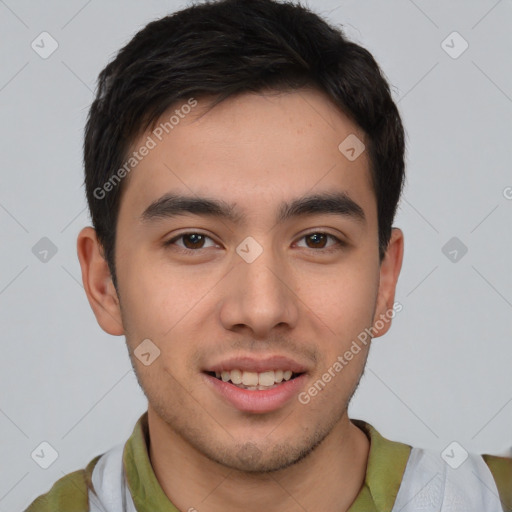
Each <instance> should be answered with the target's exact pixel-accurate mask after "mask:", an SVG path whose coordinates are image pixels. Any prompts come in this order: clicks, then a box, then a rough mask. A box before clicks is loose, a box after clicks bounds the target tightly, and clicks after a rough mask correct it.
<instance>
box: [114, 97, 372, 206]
mask: <svg viewBox="0 0 512 512" xmlns="http://www.w3.org/2000/svg"><path fill="white" fill-rule="evenodd" d="M209 104H210V102H209V101H208V100H206V99H200V98H197V99H193V101H191V100H190V99H189V100H188V101H187V99H185V100H182V101H181V102H178V103H176V104H175V105H173V107H172V108H171V109H169V110H168V111H167V112H166V113H165V114H164V115H163V116H162V117H161V118H160V119H159V120H158V122H157V123H156V124H155V128H152V130H151V131H149V130H148V131H147V132H146V133H145V134H143V135H142V136H141V137H139V139H138V140H137V141H135V143H134V144H133V146H132V151H139V153H141V151H140V150H141V148H143V147H144V146H146V147H149V148H150V149H149V150H148V151H144V153H145V156H143V157H142V158H140V160H138V163H137V165H136V166H135V167H134V168H133V169H132V170H131V171H130V173H129V175H128V180H127V182H126V183H124V184H123V186H124V187H125V191H124V193H123V198H122V201H121V210H123V209H125V210H126V209H129V210H130V211H132V212H133V215H134V216H135V213H137V214H139V215H140V214H141V213H142V212H143V211H144V209H146V208H147V206H148V204H150V203H151V202H153V201H154V200H155V199H157V198H158V197H160V196H162V195H163V194H164V193H166V192H169V191H172V192H178V193H181V194H187V195H200V196H209V197H218V198H231V199H232V201H231V202H235V203H239V206H240V209H241V210H244V209H246V208H249V207H251V205H252V207H254V209H255V210H257V209H258V208H259V209H260V213H261V209H262V208H266V207H265V205H269V203H271V202H272V201H273V200H274V198H275V200H276V201H277V202H279V203H281V202H282V200H283V198H285V199H286V198H287V197H290V198H294V197H299V196H304V195H305V193H307V192H310V193H314V192H329V191H339V192H346V193H349V195H350V197H352V198H353V199H356V198H358V203H359V204H361V203H366V208H365V210H366V209H368V208H369V209H370V210H371V209H375V205H372V204H370V203H371V201H374V199H375V196H374V192H373V188H372V183H371V177H370V172H369V159H368V155H367V152H366V151H363V152H362V153H361V155H360V156H359V157H357V158H356V159H355V160H350V159H349V158H347V156H346V154H345V153H343V152H342V151H341V150H340V144H342V146H341V147H342V149H343V148H344V147H345V146H346V144H343V142H344V141H345V140H347V138H348V140H349V141H351V140H352V138H354V137H357V139H356V140H358V141H360V142H361V144H362V143H363V141H364V140H365V136H364V133H363V132H362V130H361V129H360V128H359V127H358V126H357V125H355V124H354V123H353V122H352V121H351V120H350V119H349V118H348V117H347V116H346V115H345V114H344V113H343V112H342V111H340V109H339V108H338V107H337V106H336V105H334V104H333V103H332V102H331V101H330V100H329V99H328V98H327V97H326V96H325V95H324V94H322V93H321V92H319V91H317V90H314V89H302V90H298V91H293V92H282V93H277V92H275V91H274V92H271V93H270V94H269V93H257V94H254V93H245V94H241V95H238V96H235V97H231V98H228V99H227V100H224V101H223V102H222V103H220V104H218V105H217V106H215V107H214V108H213V109H211V110H207V108H208V106H209ZM354 196H355V197H354ZM248 200H249V202H248ZM369 213H370V214H371V212H369Z"/></svg>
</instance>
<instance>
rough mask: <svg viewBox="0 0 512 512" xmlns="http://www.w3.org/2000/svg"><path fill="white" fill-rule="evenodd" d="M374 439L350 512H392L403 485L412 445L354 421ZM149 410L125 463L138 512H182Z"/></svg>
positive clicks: (138, 426)
mask: <svg viewBox="0 0 512 512" xmlns="http://www.w3.org/2000/svg"><path fill="white" fill-rule="evenodd" d="M350 421H351V422H352V423H353V424H354V425H356V426H357V427H358V428H360V429H361V430H362V431H363V432H364V433H365V434H366V436H367V437H368V439H369V440H370V451H369V455H368V464H367V467H366V477H365V481H364V484H363V487H362V488H361V491H360V492H359V494H358V496H357V498H356V499H355V501H354V503H353V504H352V506H351V507H350V509H349V510H348V512H391V510H392V508H393V504H394V502H395V499H396V496H397V494H398V489H399V487H400V484H401V482H402V477H403V474H404V471H405V466H406V464H407V460H408V458H409V454H410V451H411V446H409V445H406V444H403V443H399V442H396V441H390V440H389V439H386V438H385V437H383V436H382V435H380V434H379V432H378V431H377V430H376V429H375V428H374V427H373V426H372V425H370V424H369V423H367V422H365V421H363V420H357V419H351V420H350ZM149 442H150V439H149V429H148V418H147V411H146V412H145V413H144V414H142V416H140V418H139V419H138V421H137V423H136V424H135V427H134V429H133V433H132V435H131V436H130V438H129V439H128V441H127V442H126V444H125V447H124V452H123V464H124V468H125V472H126V477H127V481H128V487H129V489H130V492H131V494H132V497H133V501H134V503H135V506H136V508H137V511H138V512H153V511H155V510H159V511H160V512H179V510H178V509H177V508H176V507H175V506H174V505H173V504H172V503H171V502H170V500H169V498H167V496H166V495H165V493H164V491H163V489H162V487H161V486H160V484H159V482H158V480H157V478H156V475H155V473H154V471H153V467H152V466H151V461H150V459H149V451H148V447H149Z"/></svg>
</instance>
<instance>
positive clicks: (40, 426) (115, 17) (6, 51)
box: [0, 0, 512, 512]
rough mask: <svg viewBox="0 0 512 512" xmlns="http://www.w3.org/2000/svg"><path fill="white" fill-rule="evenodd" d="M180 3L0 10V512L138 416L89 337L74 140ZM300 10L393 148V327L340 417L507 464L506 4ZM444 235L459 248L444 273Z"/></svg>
mask: <svg viewBox="0 0 512 512" xmlns="http://www.w3.org/2000/svg"><path fill="white" fill-rule="evenodd" d="M185 5H187V3H186V2H172V1H167V2H166V1H156V0H154V1H145V2H142V1H134V0H131V1H121V0H116V1H111V2H99V1H98V0H92V1H89V2H87V1H83V0H73V1H67V2H64V1H63V0H60V1H58V0H53V1H48V2H35V1H26V0H5V1H3V0H0V38H1V45H0V59H1V62H2V65H1V67H0V116H1V121H0V136H1V141H2V152H1V159H2V163H1V171H0V172H1V187H0V235H1V239H2V243H1V248H2V251H1V253H0V322H1V328H2V345H1V347H2V357H0V375H1V383H0V390H1V391H0V392H1V395H0V431H1V438H0V439H1V452H0V461H1V462H0V512H7V511H11V510H21V509H23V508H24V507H26V506H27V505H28V504H29V503H30V502H31V501H32V500H33V499H34V498H35V497H36V496H38V495H40V494H42V493H43V492H46V491H47V490H48V489H49V487H50V486H51V485H52V484H53V483H54V482H55V481H56V480H57V479H59V478H60V477H62V476H63V475H64V474H66V473H69V472H71V471H74V470H77V469H80V468H83V467H85V465H86V464H87V463H88V462H89V461H90V460H91V459H92V458H93V457H94V456H95V455H98V454H100V453H102V452H104V451H106V450H107V449H109V448H110V447H112V446H113V445H115V444H118V443H120V442H124V441H125V440H126V438H127V437H128V436H129V435H130V434H131V431H132V429H133V425H134V423H135V421H136V420H137V418H138V417H139V416H140V414H142V412H144V410H145V405H146V401H145V397H144V395H143V394H142V391H141V390H140V389H139V387H138V384H137V382H136V379H135V377H134V375H133V372H132V369H131V365H130V363H129V359H128V354H127V350H126V348H125V344H124V338H123V337H117V338H115V337H111V336H109V335H107V334H106V333H104V332H103V331H102V330H101V329H100V327H99V326H98V325H97V323H96V320H95V318H94V315H93V313H92V311H91V309H90V307H89V304H88V302H87V299H86V295H85V293H84V290H83V288H82V284H81V274H80V267H79V263H78V259H77V256H76V236H77V234H78V232H79V230H80V229H81V227H83V226H84V225H88V224H90V219H89V216H88V212H87V210H86V202H85V194H84V189H83V187H82V180H83V176H82V153H81V149H82V137H83V128H84V123H85V119H86V115H87V110H88V107H89V105H90V102H91V101H92V98H93V91H94V89H95V85H96V78H97V75H98V73H99V72H100V70H101V69H102V68H103V67H104V66H105V65H106V64H107V62H108V61H109V60H110V59H111V58H112V57H113V55H114V54H115V52H116V51H117V50H118V49H119V48H121V46H123V45H124V44H125V43H127V42H128V41H129V39H131V37H132V36H133V35H134V34H135V32H136V31H138V30H139V29H140V28H142V27H143V26H144V25H145V24H146V23H148V22H149V21H151V20H153V19H156V18H157V17H160V16H162V15H165V14H167V13H169V12H172V11H174V10H176V9H178V8H180V7H183V6H185ZM310 5H311V6H312V7H313V8H314V9H315V10H316V11H317V12H318V13H320V14H323V15H325V16H326V17H327V18H328V19H329V20H330V21H332V22H335V23H337V24H339V23H341V24H343V25H344V26H345V29H346V33H347V35H348V36H350V38H352V39H353V40H355V41H356V42H358V43H360V44H362V45H364V46H365V47H366V48H368V49H369V50H370V51H371V52H372V53H373V54H374V56H375V58H376V59H377V61H378V62H379V63H380V65H381V66H382V68H383V69H384V71H385V73H386V75H387V77H388V79H389V80H390V82H391V84H392V85H393V89H394V92H393V94H394V98H395V99H396V101H397V102H398V105H399V108H400V111H401V113H402V115H403V120H404V124H405V126H406V130H407V134H408V161H407V163H408V168H407V173H408V181H407V187H406V189H405V195H404V197H403V199H402V202H401V207H400V209H399V212H398V216H397V219H396V222H395V225H396V226H399V227H401V228H402V229H403V230H404V233H405V241H406V249H405V257H404V263H403V268H402V273H401V277H400V280H399V284H398V290H397V297H396V299H397V300H398V301H400V302H401V303H402V304H403V311H402V312H401V313H399V314H398V315H397V317H396V318H395V320H394V324H393V327H392V329H391V332H390V333H388V334H387V335H385V336H384V337H382V338H379V339H376V340H375V341H374V344H373V347H372V350H371V353H370V358H369V361H368V366H367V370H366V373H365V376H364V377H363V380H362V382H361V386H360V388H359V390H358V392H357V393H356V396H355V397H354V400H353V403H352V405H351V409H350V412H351V417H354V418H361V419H365V420H367V421H369V422H370V423H372V424H373V425H374V426H375V427H377V429H378V430H379V431H380V432H381V433H382V434H383V435H385V436H386V437H388V438H390V439H394V440H399V441H403V442H406V443H409V444H413V445H417V446H424V447H433V448H437V449H439V451H440V452H441V451H442V450H443V449H444V448H445V447H446V446H447V445H448V444H449V443H450V442H452V441H453V440H457V441H458V442H459V443H460V444H461V445H462V446H463V447H465V448H466V449H467V450H469V451H473V452H478V453H495V454H510V453H511V452H510V447H511V446H512V428H511V426H512V403H511V402H512V372H511V361H512V346H511V342H512V332H511V331H512V322H511V312H512V272H511V262H512V258H511V256H512V229H511V228H512V222H511V220H512V200H511V199H507V196H508V197H509V198H510V197H512V189H511V188H507V187H512V172H511V162H512V158H511V156H512V155H511V151H512V150H511V147H512V141H511V131H512V130H511V126H512V99H511V97H512V72H511V68H510V55H511V54H512V36H511V32H510V27H511V26H512V3H511V1H510V0H509V1H507V0H501V1H496V0H489V1H484V0H482V1H471V2H467V1H465V2H463V1H450V2H443V1H441V0H436V1H424V0H416V1H415V2H413V1H411V0H393V1H387V2H380V1H378V0H374V1H364V0H359V1H339V0H336V1H335V0H332V1H331V0H325V1H311V2H310ZM43 31H47V32H49V33H50V34H51V35H52V37H53V38H55V40H57V42H58V44H59V47H58V49H57V50H56V51H55V53H53V54H52V55H51V56H50V57H49V58H48V59H42V58H41V57H40V56H39V55H38V54H37V53H36V52H35V51H34V50H33V49H32V48H31V43H32V41H33V40H34V39H36V38H37V36H39V34H40V33H41V32H43ZM453 31H457V32H458V33H459V34H460V35H461V36H462V37H463V38H464V40H466V41H467V43H468V44H469V47H468V49H467V50H466V51H465V52H464V53H463V54H462V55H460V56H459V57H458V58H456V59H454V58H452V57H450V56H449V55H448V54H447V53H446V52H445V50H444V49H443V47H442V41H443V40H445V39H446V38H447V36H448V35H449V34H451V33H452V32H453ZM452 39H453V38H452ZM452 39H448V42H447V44H449V45H450V46H453V47H454V48H452V52H453V51H457V50H458V49H460V48H461V46H460V42H461V41H460V40H459V41H458V40H453V42H451V41H452ZM445 44H446V43H445ZM42 237H48V238H49V239H50V240H51V241H52V242H53V243H54V244H55V245H56V247H57V249H58V252H57V253H56V255H55V256H54V257H53V258H51V259H50V260H49V261H48V262H46V263H43V262H41V261H39V259H37V258H36V257H35V255H34V254H33V253H32V247H33V246H34V245H35V244H36V243H37V242H38V241H39V240H40V239H41V238H42ZM452 237H457V238H458V239H460V241H461V242H462V243H464V244H465V245H466V246H467V248H468V252H467V254H466V255H465V256H464V257H463V258H461V259H460V260H459V261H458V262H456V263H454V262H452V261H450V260H449V259H448V258H447V257H446V256H445V255H444V254H443V252H442V247H443V246H444V245H445V244H446V243H447V242H448V240H450V239H451V238H452ZM43 441H47V442H49V443H50V444H51V445H52V446H53V447H54V448H55V449H56V450H57V452H58V454H59V456H58V459H57V460H56V461H55V462H54V463H53V464H52V465H51V466H50V467H49V468H48V469H46V470H45V469H42V468H41V467H39V466H38V465H37V464H36V462H35V461H34V460H33V459H32V458H31V453H32V452H33V450H34V449H35V448H36V447H38V446H39V445H40V443H41V442H43Z"/></svg>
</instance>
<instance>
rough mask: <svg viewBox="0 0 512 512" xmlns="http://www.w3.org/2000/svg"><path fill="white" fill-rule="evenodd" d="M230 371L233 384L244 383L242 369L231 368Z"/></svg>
mask: <svg viewBox="0 0 512 512" xmlns="http://www.w3.org/2000/svg"><path fill="white" fill-rule="evenodd" d="M229 373H230V374H231V382H232V383H233V384H242V382H243V378H242V372H241V371H240V370H231V372H229Z"/></svg>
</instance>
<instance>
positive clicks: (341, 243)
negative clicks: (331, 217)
mask: <svg viewBox="0 0 512 512" xmlns="http://www.w3.org/2000/svg"><path fill="white" fill-rule="evenodd" d="M187 235H202V236H204V237H205V238H209V239H210V240H212V241H213V242H215V241H214V240H213V239H212V238H211V237H210V236H208V235H206V234H205V233H201V232H200V231H187V232H186V233H181V234H180V235H178V236H175V237H174V238H171V239H170V240H167V241H166V242H164V244H163V245H164V247H171V246H172V245H174V243H175V242H176V241H177V240H180V239H181V238H183V237H185V236H187ZM311 235H326V236H327V237H328V238H331V239H332V240H334V241H335V242H336V243H335V244H334V245H332V246H331V247H328V248H326V249H324V248H322V247H320V248H319V249H313V248H310V247H305V249H310V250H312V251H315V252H324V253H331V252H334V251H338V250H341V249H343V248H345V247H346V246H347V244H346V243H345V242H344V241H343V240H340V239H339V238H338V237H337V236H334V235H331V234H330V233H326V232H324V231H311V232H310V233H306V234H305V235H302V237H301V238H300V239H299V240H302V239H304V238H306V237H308V236H311ZM175 247H176V250H178V251H179V252H183V253H186V254H190V253H194V252H200V251H202V250H204V249H208V247H200V248H199V249H188V248H186V247H180V246H175Z"/></svg>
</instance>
